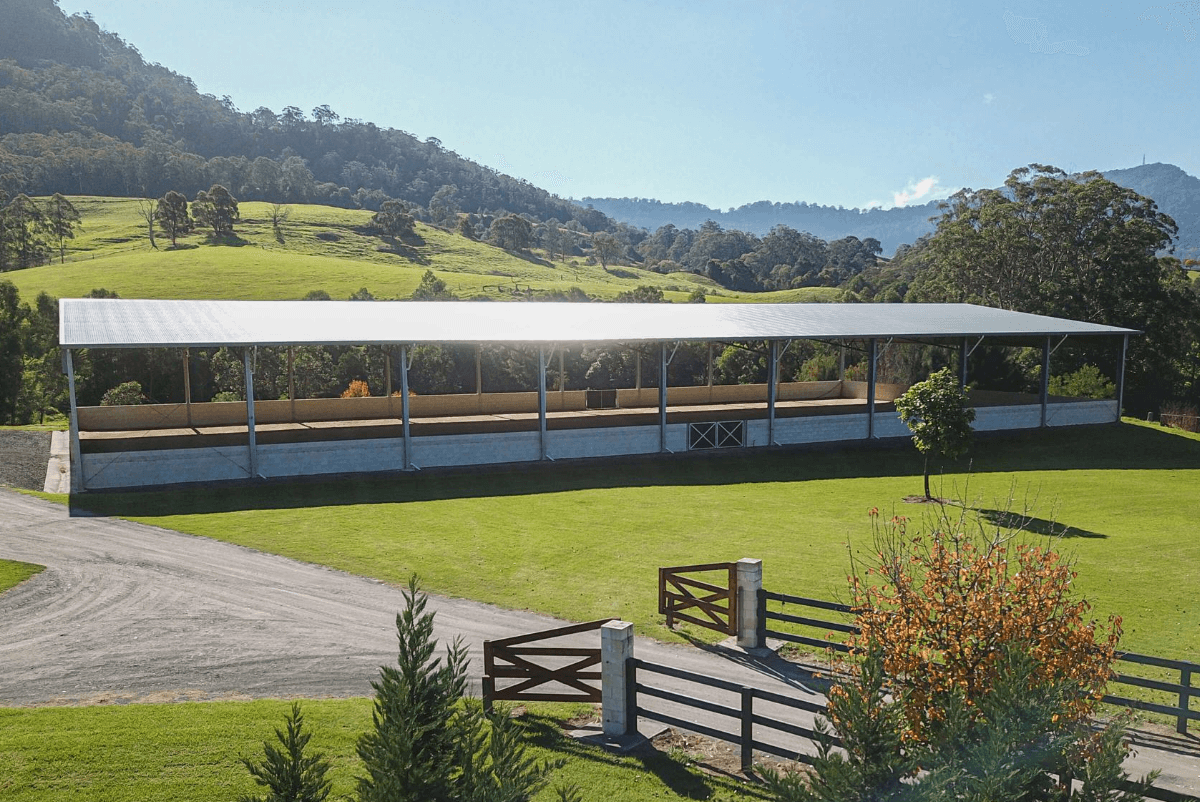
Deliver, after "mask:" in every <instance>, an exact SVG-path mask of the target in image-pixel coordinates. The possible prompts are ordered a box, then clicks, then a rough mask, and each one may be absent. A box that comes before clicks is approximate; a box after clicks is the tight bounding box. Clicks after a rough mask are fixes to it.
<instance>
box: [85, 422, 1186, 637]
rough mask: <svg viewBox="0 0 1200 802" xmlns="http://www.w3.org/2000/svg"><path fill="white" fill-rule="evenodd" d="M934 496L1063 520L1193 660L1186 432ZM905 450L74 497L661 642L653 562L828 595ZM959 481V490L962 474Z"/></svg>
mask: <svg viewBox="0 0 1200 802" xmlns="http://www.w3.org/2000/svg"><path fill="white" fill-rule="evenodd" d="M966 469H967V464H966V463H965V462H964V464H962V465H959V466H955V472H952V473H948V474H947V475H946V476H945V477H944V478H942V479H941V480H940V484H941V487H942V489H941V491H940V492H941V494H942V495H945V496H962V495H963V494H964V493H965V494H966V496H967V498H968V500H969V501H971V502H972V503H974V504H976V505H978V506H981V507H984V508H990V509H1002V508H1004V507H1006V506H1008V504H1007V503H1006V502H1005V499H1006V498H1007V497H1008V496H1009V495H1010V494H1011V493H1015V494H1016V502H1015V503H1016V506H1017V507H1018V508H1021V507H1022V506H1024V505H1025V504H1027V503H1028V504H1030V505H1032V506H1033V508H1034V509H1033V514H1034V516H1035V517H1037V518H1039V519H1042V520H1043V522H1044V521H1047V520H1053V521H1056V522H1058V523H1060V524H1063V525H1065V526H1069V527H1071V531H1070V532H1069V533H1068V536H1067V537H1065V538H1063V539H1062V540H1061V542H1060V543H1059V544H1058V548H1059V549H1060V550H1061V551H1064V552H1066V553H1068V554H1070V555H1071V556H1072V557H1073V558H1074V559H1075V560H1076V561H1077V564H1078V568H1079V574H1080V576H1079V580H1078V587H1079V590H1080V591H1081V592H1082V593H1083V594H1085V595H1086V596H1087V597H1088V598H1090V599H1092V600H1093V602H1094V605H1095V610H1096V612H1097V613H1098V614H1100V615H1102V616H1107V615H1109V614H1116V615H1121V616H1123V617H1124V624H1125V639H1124V645H1125V646H1126V648H1128V649H1130V650H1135V651H1141V652H1147V653H1151V654H1158V655H1162V656H1165V657H1174V658H1187V657H1189V656H1194V655H1196V654H1197V653H1200V627H1197V626H1196V623H1197V621H1198V620H1200V539H1197V538H1196V537H1195V526H1196V520H1197V517H1198V516H1197V513H1198V511H1200V502H1198V501H1197V498H1196V493H1195V489H1196V487H1198V486H1200V438H1197V436H1195V435H1188V434H1183V433H1179V432H1175V431H1174V430H1163V429H1160V428H1158V427H1157V426H1146V425H1144V424H1138V423H1136V422H1129V423H1127V424H1126V425H1122V426H1119V427H1109V428H1101V429H1085V430H1076V431H1069V430H1058V431H1048V432H1030V433H1027V434H1020V435H1010V436H1006V437H993V438H986V439H983V440H980V441H979V442H977V444H976V447H975V453H974V457H973V463H972V471H973V472H972V474H971V475H970V476H969V478H968V475H967V473H966V472H965V471H966ZM919 471H920V460H919V458H918V457H917V455H916V453H915V452H914V451H912V450H911V449H910V448H908V447H904V448H897V449H883V450H866V449H861V450H843V451H836V450H828V451H826V450H812V451H793V452H787V453H773V454H765V455H764V454H758V455H753V456H736V457H726V458H714V459H690V460H643V461H640V462H630V463H623V464H622V463H610V464H608V465H604V466H589V467H578V466H570V465H555V466H552V467H546V466H536V467H532V468H529V469H523V470H519V471H513V472H507V473H505V472H493V473H478V474H475V473H473V474H469V475H440V476H439V475H424V474H415V475H412V476H405V477H397V478H388V479H372V480H352V481H339V482H329V483H316V484H309V483H305V484H291V485H287V484H283V485H272V486H270V487H258V488H239V489H231V488H221V489H219V490H216V489H214V490H189V491H172V492H157V493H134V494H112V495H107V494H105V495H95V496H84V497H80V498H78V499H76V500H75V502H74V503H76V504H77V505H79V506H81V507H85V508H87V509H89V510H93V511H97V512H101V513H106V514H112V515H120V516H123V517H127V518H131V519H133V520H138V521H143V522H146V523H150V524H154V525H156V526H162V527H166V528H170V529H176V530H179V531H183V532H190V533H194V534H197V535H204V536H207V537H213V538H217V539H220V540H225V541H229V542H233V543H238V544H242V545H245V546H250V547H253V548H257V549H262V550H264V551H270V552H275V553H279V554H284V555H287V556H289V557H294V558H296V559H300V560H305V561H308V562H313V563H319V564H323V565H330V566H333V567H336V568H340V569H343V570H346V571H350V572H353V573H356V574H361V575H364V576H371V577H377V578H379V579H383V580H385V581H388V582H393V583H397V584H399V583H403V582H405V581H406V579H407V577H408V576H409V575H410V574H411V573H413V572H416V573H419V574H420V576H421V578H422V580H423V582H424V584H425V586H426V588H427V589H429V590H430V591H431V592H436V593H443V594H448V595H451V596H461V597H466V598H471V599H476V600H479V601H484V602H491V603H494V604H499V605H502V606H505V607H510V608H516V609H532V610H538V611H541V612H546V613H550V614H553V615H556V616H561V617H563V618H567V619H572V620H578V621H584V620H591V619H595V618H601V617H607V616H618V617H621V618H624V619H626V620H630V621H633V622H635V623H636V625H637V628H638V630H639V631H640V632H642V633H645V634H649V635H652V636H654V637H658V638H664V639H668V640H670V639H672V638H678V636H677V635H673V634H671V633H669V632H668V631H667V630H666V629H665V628H664V627H663V626H662V624H661V619H660V616H659V615H658V613H657V610H656V599H655V593H656V587H657V585H656V571H657V569H658V568H659V567H660V566H666V565H681V564H691V563H705V562H717V561H725V560H736V559H738V558H740V557H758V558H761V559H762V560H763V561H764V575H765V584H766V586H767V587H768V588H769V589H772V590H777V591H780V592H784V593H794V594H800V595H808V596H814V597H819V598H833V597H837V596H843V597H844V595H845V576H846V572H847V567H848V557H847V546H848V544H849V545H851V546H853V547H854V548H860V549H861V548H864V547H867V548H869V547H870V540H871V529H870V523H869V521H868V518H867V514H866V513H867V510H868V509H869V508H870V507H879V508H880V509H881V510H884V511H890V510H895V512H896V513H898V514H904V515H909V516H920V515H921V514H922V509H921V507H920V506H915V505H906V504H904V503H903V501H902V499H903V498H904V497H905V496H907V495H910V494H913V493H919V492H920V487H921V486H920V475H919ZM968 484H969V487H968Z"/></svg>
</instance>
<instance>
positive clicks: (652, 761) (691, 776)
mask: <svg viewBox="0 0 1200 802" xmlns="http://www.w3.org/2000/svg"><path fill="white" fill-rule="evenodd" d="M521 723H522V727H523V728H524V730H525V733H526V735H527V737H528V739H529V741H530V742H532V743H534V744H536V745H537V746H538V747H541V748H543V749H547V750H550V751H551V752H553V753H554V754H556V755H559V756H561V757H564V758H567V759H570V760H578V761H587V762H591V763H599V764H604V765H608V766H613V767H619V768H625V769H629V770H636V767H635V766H632V765H630V764H631V763H632V762H636V763H637V764H640V768H641V770H643V771H645V772H647V773H649V774H652V775H654V776H655V777H657V778H658V780H659V781H660V782H662V784H663V785H664V786H666V787H667V788H668V789H670V790H671V792H672V793H674V794H676V795H677V796H679V797H680V798H681V799H711V798H712V797H713V795H714V794H715V793H716V792H717V791H718V790H724V791H730V790H734V789H736V791H737V792H738V793H739V794H740V795H742V796H745V797H747V798H751V799H768V798H769V797H768V796H767V794H766V793H765V791H764V789H762V788H761V787H758V786H755V785H753V784H749V783H745V782H742V781H739V780H737V779H736V778H729V779H727V780H725V781H723V782H722V781H716V780H714V778H710V777H706V776H705V775H704V774H702V773H701V772H700V771H698V770H696V769H695V768H692V767H690V766H688V765H687V764H686V763H684V762H682V761H679V760H677V759H675V758H674V757H673V756H671V755H670V754H667V753H665V752H661V751H659V750H658V749H657V748H655V746H654V745H653V744H652V743H649V742H647V743H646V744H643V745H642V746H639V747H637V748H635V749H633V750H631V751H630V752H629V753H628V754H627V755H625V756H620V755H616V754H613V753H612V752H608V751H606V750H604V749H602V748H600V747H597V746H592V745H590V744H585V743H582V742H580V741H577V740H575V739H574V738H571V737H569V736H567V735H564V734H563V732H562V729H563V727H564V726H565V724H566V723H565V722H562V721H558V720H555V719H553V718H550V717H546V716H541V715H526V716H524V717H522V719H521ZM718 784H719V785H721V786H723V788H720V789H719V788H716V787H714V786H716V785H718Z"/></svg>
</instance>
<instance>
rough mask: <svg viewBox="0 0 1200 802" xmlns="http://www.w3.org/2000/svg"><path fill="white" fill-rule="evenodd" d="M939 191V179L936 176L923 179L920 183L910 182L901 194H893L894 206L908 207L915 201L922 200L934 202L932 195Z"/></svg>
mask: <svg viewBox="0 0 1200 802" xmlns="http://www.w3.org/2000/svg"><path fill="white" fill-rule="evenodd" d="M937 189H938V178H937V176H936V175H931V176H928V177H927V178H922V179H921V180H920V181H910V182H909V184H908V186H907V187H905V188H904V189H902V190H900V191H899V192H893V193H892V205H893V206H907V205H908V204H910V203H912V202H913V201H919V200H921V199H922V198H925V199H927V200H932V195H933V194H934V192H935V190H937Z"/></svg>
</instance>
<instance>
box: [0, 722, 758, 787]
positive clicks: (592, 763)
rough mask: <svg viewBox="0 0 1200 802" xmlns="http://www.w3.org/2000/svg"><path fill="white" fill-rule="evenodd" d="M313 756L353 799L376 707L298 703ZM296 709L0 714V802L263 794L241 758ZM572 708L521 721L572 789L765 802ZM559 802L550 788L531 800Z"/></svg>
mask: <svg viewBox="0 0 1200 802" xmlns="http://www.w3.org/2000/svg"><path fill="white" fill-rule="evenodd" d="M302 705H303V712H304V717H305V726H306V728H307V729H309V731H311V732H312V733H313V738H312V741H311V742H310V744H309V747H310V748H311V749H315V750H318V751H321V752H324V753H325V755H326V757H327V758H328V759H329V761H330V763H331V764H332V770H331V772H330V777H331V779H332V780H333V793H332V794H331V796H330V799H352V798H354V789H355V784H354V783H355V777H356V776H357V775H358V774H360V773H361V763H360V761H359V759H358V756H357V753H356V752H355V743H356V741H357V739H358V736H359V735H360V734H361V733H362V732H364V731H365V730H366V729H367V728H368V727H370V725H371V700H369V699H315V700H307V701H304V702H302ZM289 709H290V702H284V701H257V702H205V703H186V704H170V705H140V704H139V705H125V706H102V707H83V708H79V707H75V708H61V707H50V708H21V709H12V708H10V709H4V708H0V798H3V799H4V800H5V801H6V802H35V801H36V802H45V801H46V800H58V799H66V798H72V799H87V800H89V801H90V802H151V801H152V800H172V801H178V800H188V801H189V802H202V801H203V802H207V801H208V800H212V802H218V801H221V802H223V801H225V800H233V799H239V798H241V797H242V795H243V794H251V793H256V792H261V789H259V788H258V787H257V786H255V785H254V783H253V781H252V780H251V778H250V775H249V773H248V772H247V771H246V769H245V768H244V767H243V766H242V765H241V763H240V762H239V761H238V758H239V757H243V756H244V757H248V758H250V759H251V760H257V759H259V758H261V756H262V743H263V741H270V742H271V743H272V744H275V745H276V746H277V745H278V743H277V742H276V741H275V736H274V729H275V728H276V727H279V726H282V722H283V717H284V715H285V714H286V713H287V711H288V710H289ZM581 712H586V711H585V709H584V708H581V707H579V706H572V705H532V706H531V709H530V712H529V714H528V715H526V716H525V717H524V718H523V719H522V722H523V724H524V727H525V730H526V733H527V735H528V738H529V742H530V743H531V744H532V748H533V750H534V753H535V755H537V756H538V757H539V758H547V757H549V758H564V759H565V760H566V761H567V763H566V765H565V766H563V767H562V768H561V769H557V770H556V771H554V772H553V773H552V774H551V778H552V779H551V782H552V784H558V783H574V784H576V785H577V786H579V788H580V789H582V791H583V799H584V800H585V801H586V802H600V800H629V801H630V802H639V801H640V800H656V799H709V800H712V802H722V800H732V799H756V798H758V799H761V798H763V797H762V796H761V795H760V794H759V793H757V791H756V790H755V789H754V788H753V787H751V786H746V785H742V784H738V783H736V782H734V781H732V780H727V779H723V778H719V777H712V776H704V775H702V774H701V773H700V772H699V771H698V770H697V769H696V768H695V767H693V766H690V765H688V764H687V763H686V762H683V761H681V760H677V759H675V758H674V757H673V756H671V755H667V754H661V753H651V754H649V755H643V756H617V755H612V754H609V753H606V752H603V751H601V750H600V749H598V748H595V747H589V746H584V745H582V744H579V743H577V742H574V741H572V740H570V739H569V738H567V737H565V736H564V735H562V734H561V726H560V725H561V724H562V723H563V721H565V719H567V718H569V717H571V716H573V715H577V714H579V713H581ZM555 798H557V797H556V795H555V794H554V792H553V790H552V788H547V789H545V790H543V791H542V792H541V793H540V794H538V795H537V796H536V797H535V799H536V800H539V802H547V800H551V799H555Z"/></svg>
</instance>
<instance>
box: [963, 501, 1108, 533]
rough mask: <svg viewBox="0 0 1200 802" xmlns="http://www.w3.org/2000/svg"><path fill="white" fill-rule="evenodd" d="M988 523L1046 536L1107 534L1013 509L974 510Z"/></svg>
mask: <svg viewBox="0 0 1200 802" xmlns="http://www.w3.org/2000/svg"><path fill="white" fill-rule="evenodd" d="M975 511H976V512H978V513H979V515H980V516H981V517H982V518H983V519H984V520H985V521H987V522H988V523H990V524H992V525H994V526H997V527H999V528H1001V529H1012V530H1019V531H1021V532H1029V533H1030V534H1032V535H1044V536H1046V537H1056V538H1057V537H1063V538H1069V537H1094V538H1106V537H1108V535H1104V534H1101V533H1099V532H1092V531H1091V530H1088V529H1080V528H1078V527H1075V526H1068V525H1066V524H1064V523H1062V522H1061V521H1048V520H1046V519H1045V518H1034V517H1033V516H1031V515H1024V514H1022V513H1020V512H1016V511H1015V510H989V509H983V508H977V509H976V510H975Z"/></svg>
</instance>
